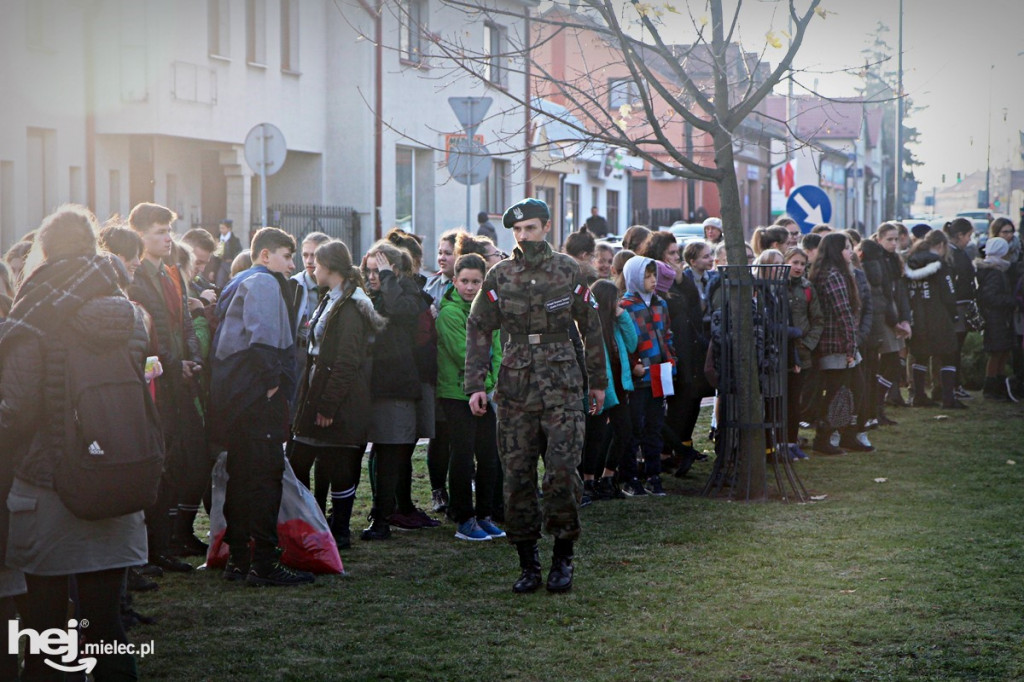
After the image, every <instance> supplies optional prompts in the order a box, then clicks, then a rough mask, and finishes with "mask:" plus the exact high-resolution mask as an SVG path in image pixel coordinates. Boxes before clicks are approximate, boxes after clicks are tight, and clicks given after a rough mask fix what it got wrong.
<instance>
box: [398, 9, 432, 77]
mask: <svg viewBox="0 0 1024 682" xmlns="http://www.w3.org/2000/svg"><path fill="white" fill-rule="evenodd" d="M398 23H399V34H398V53H399V56H400V57H401V59H402V60H404V61H407V62H413V63H416V64H421V63H422V62H423V61H424V60H425V59H426V40H425V39H424V34H425V33H426V30H427V0H401V2H399V3H398Z"/></svg>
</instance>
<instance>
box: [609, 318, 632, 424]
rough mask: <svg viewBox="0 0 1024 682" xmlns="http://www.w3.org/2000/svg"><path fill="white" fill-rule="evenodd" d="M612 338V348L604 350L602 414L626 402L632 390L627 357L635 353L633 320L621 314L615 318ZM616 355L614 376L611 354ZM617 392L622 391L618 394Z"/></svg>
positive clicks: (630, 372) (630, 371)
mask: <svg viewBox="0 0 1024 682" xmlns="http://www.w3.org/2000/svg"><path fill="white" fill-rule="evenodd" d="M612 338H613V340H614V341H615V347H614V348H608V347H607V346H605V349H604V352H605V354H604V366H605V371H606V372H607V373H608V377H609V379H610V380H609V381H608V388H606V389H605V391H604V407H603V408H602V410H601V411H602V412H604V411H606V410H609V409H611V408H613V407H615V406H616V405H618V404H619V403H622V402H624V401H625V400H626V395H625V394H626V393H627V392H631V391H632V390H633V372H632V370H631V365H630V363H629V356H630V355H631V354H632V353H633V352H634V351H636V341H637V339H636V326H635V325H634V324H633V319H632V318H631V317H630V316H629V315H627V314H626V313H623V314H622V315H616V316H615V328H614V329H613V330H612ZM612 353H615V355H616V366H617V367H618V368H619V373H618V374H615V372H614V369H613V365H612V361H611V354H612ZM619 391H622V393H620V392H619Z"/></svg>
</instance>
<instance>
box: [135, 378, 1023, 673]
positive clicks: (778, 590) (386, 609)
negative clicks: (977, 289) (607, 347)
mask: <svg viewBox="0 0 1024 682" xmlns="http://www.w3.org/2000/svg"><path fill="white" fill-rule="evenodd" d="M970 407H971V409H970V410H966V411H961V412H957V411H952V412H950V413H948V419H945V420H937V419H936V417H937V416H938V415H941V414H943V412H942V411H941V410H932V409H925V410H911V409H903V410H891V411H890V416H892V417H893V418H895V419H897V420H899V421H900V425H899V426H897V427H890V428H888V429H883V430H881V431H875V432H872V436H871V437H872V440H873V441H874V442H875V444H876V445H877V446H878V451H877V452H876V453H870V454H856V455H848V456H845V457H815V456H813V455H812V459H811V460H809V461H806V462H799V463H797V464H796V465H795V466H796V468H797V470H798V472H799V475H800V477H801V480H802V481H803V482H804V484H805V486H806V487H807V489H808V491H809V492H810V493H811V494H813V495H826V496H827V497H826V498H825V499H824V500H823V501H820V502H813V503H809V504H785V503H780V502H770V503H736V502H728V501H724V500H708V499H704V498H701V497H698V496H696V495H694V494H693V493H694V491H696V490H697V489H698V488H699V486H700V484H701V483H702V482H703V479H702V478H701V477H704V476H707V474H708V473H709V472H710V463H704V464H698V465H697V466H696V467H695V468H694V472H693V473H691V475H690V478H688V479H686V480H679V479H675V478H671V477H669V478H668V479H667V480H666V487H667V488H668V490H669V496H668V497H665V498H660V499H658V498H650V497H648V498H640V499H627V500H621V501H612V502H600V503H595V504H593V505H591V506H590V507H588V508H586V509H584V510H583V512H582V514H583V519H584V535H583V539H582V540H581V542H580V543H579V544H578V546H577V557H576V581H575V587H574V588H573V591H572V592H571V593H570V594H568V595H557V596H556V595H549V594H547V593H544V592H543V591H541V592H540V593H537V594H533V595H525V596H519V595H514V594H512V592H511V590H510V587H511V584H512V581H513V580H514V579H515V578H516V577H517V575H518V569H517V561H516V557H515V552H514V551H513V549H512V548H511V547H510V546H509V545H508V544H506V543H504V542H492V543H479V544H472V545H470V544H469V543H460V542H459V541H457V540H455V539H453V537H452V534H453V532H454V529H453V526H452V525H451V524H450V523H446V524H444V525H442V526H441V527H439V528H436V529H430V530H422V531H416V532H412V533H395V534H394V536H393V539H392V540H391V541H388V542H382V543H361V542H359V541H358V540H356V541H355V542H356V545H355V546H354V547H353V548H352V550H350V551H346V552H343V554H342V558H343V560H344V562H345V568H346V571H347V575H345V576H339V577H321V578H318V580H317V582H316V584H315V585H312V586H308V587H301V588H292V589H269V588H266V589H252V588H247V587H244V586H241V585H234V584H228V583H226V582H225V581H224V580H222V579H221V578H220V576H219V573H216V572H211V573H203V572H199V573H196V574H193V575H186V576H180V575H174V576H168V577H166V578H164V579H163V580H162V587H161V590H160V591H158V592H156V593H150V594H143V595H136V597H135V602H136V604H135V605H136V608H137V609H138V610H139V611H140V612H142V613H144V614H147V615H154V616H156V617H158V618H159V623H158V624H156V625H153V626H139V627H137V628H135V629H134V630H132V632H131V633H130V634H131V637H132V639H133V641H137V642H142V641H147V642H148V641H150V640H153V641H154V642H155V646H156V653H155V654H153V655H152V656H150V657H148V658H146V659H144V660H142V661H141V662H140V673H141V676H142V678H143V679H169V680H200V679H210V680H213V679H216V680H340V679H356V680H362V679H372V680H405V679H410V680H634V679H635V680H654V679H657V680H736V679H750V680H765V679H785V680H789V679H793V680H804V679H813V680H820V679H826V680H830V679H832V680H877V679H886V680H888V679H896V680H936V679H955V680H962V679H971V680H974V679H991V680H1008V679H1024V617H1022V612H1024V543H1022V540H1021V524H1022V519H1024V495H1022V491H1024V487H1022V484H1024V426H1022V421H1021V416H1022V412H1024V410H1022V408H1021V407H1018V406H1015V405H992V404H991V403H986V402H984V401H982V400H981V398H980V396H979V398H978V399H976V400H973V401H970ZM706 412H707V410H705V415H704V417H705V419H706ZM706 432H707V431H706V422H705V420H702V421H701V424H700V425H699V426H698V433H706ZM700 444H704V445H707V443H706V441H703V440H702V441H700V443H698V445H700ZM1007 460H1014V461H1016V462H1017V464H1016V465H1011V464H1008V463H1007ZM416 476H417V478H416V480H415V486H416V491H415V496H416V497H417V498H418V499H419V500H420V501H421V502H422V503H425V502H426V500H427V499H429V486H428V484H427V482H426V476H425V462H424V461H423V457H422V453H418V455H417V458H416ZM876 478H885V479H886V481H885V482H882V483H879V482H875V479H876ZM368 495H369V485H368V483H367V481H366V480H365V477H364V481H363V483H362V485H361V486H360V491H359V503H358V505H357V508H358V509H360V510H362V513H363V514H365V511H366V507H367V504H368V500H367V498H368ZM357 516H358V512H357ZM360 524H361V520H354V521H353V530H354V531H356V532H358V530H359V528H360V527H361V526H360ZM550 547H551V543H550V539H545V540H544V541H542V544H541V551H542V553H544V554H548V553H549V552H550ZM545 563H546V558H545Z"/></svg>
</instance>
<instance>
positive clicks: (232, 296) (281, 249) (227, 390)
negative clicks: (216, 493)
mask: <svg viewBox="0 0 1024 682" xmlns="http://www.w3.org/2000/svg"><path fill="white" fill-rule="evenodd" d="M252 254H253V266H252V267H251V268H249V269H248V270H245V271H243V272H242V273H240V274H239V275H238V276H236V277H235V278H234V279H233V280H231V282H229V283H228V285H227V286H226V287H225V288H224V293H223V295H222V296H221V299H220V302H219V303H218V304H217V315H218V318H219V319H220V325H219V326H218V328H217V335H216V337H215V338H214V341H213V350H212V352H211V363H212V365H213V386H212V392H211V402H212V404H213V410H214V415H213V418H214V423H215V424H217V425H218V426H219V427H220V428H221V429H223V434H222V438H223V441H224V442H225V443H226V444H227V451H228V460H227V471H228V485H227V491H226V496H225V500H224V518H225V520H226V521H227V530H226V531H225V533H224V539H225V541H226V542H227V544H228V546H229V547H230V549H231V552H230V558H229V560H228V565H227V567H226V568H225V569H224V577H225V578H226V579H228V580H233V581H234V580H245V581H246V582H247V583H248V584H250V585H256V586H259V585H301V584H304V583H311V582H313V575H312V574H310V573H305V572H303V571H295V570H292V569H291V568H288V567H287V566H285V565H284V564H282V563H281V562H280V561H279V560H278V558H279V556H280V550H279V549H278V546H277V515H278V509H279V507H280V506H281V477H282V475H283V473H284V452H283V449H282V443H283V442H284V441H285V440H286V439H287V438H288V425H289V410H288V399H289V397H290V396H291V395H292V393H293V391H294V388H295V323H294V319H293V314H292V311H291V310H290V308H289V305H288V302H289V301H291V300H292V296H291V287H290V286H289V284H288V280H287V279H286V277H287V276H288V275H290V274H291V271H292V270H293V269H294V267H295V264H294V262H293V256H294V254H295V240H294V239H293V238H292V237H291V236H290V235H289V234H287V233H286V232H283V231H282V230H279V229H277V228H275V227H264V228H262V229H261V230H259V231H258V232H257V233H256V235H255V236H254V237H253V240H252ZM250 538H251V539H252V540H253V545H254V551H253V554H252V559H251V561H250V556H249V540H250Z"/></svg>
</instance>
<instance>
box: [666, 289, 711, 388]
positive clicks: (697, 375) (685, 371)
mask: <svg viewBox="0 0 1024 682" xmlns="http://www.w3.org/2000/svg"><path fill="white" fill-rule="evenodd" d="M715 274H716V275H717V273H715ZM665 304H666V305H667V306H668V314H669V318H670V319H671V320H672V346H673V348H674V350H675V352H676V358H677V359H678V361H679V362H678V375H679V377H680V381H684V382H686V383H691V382H694V381H697V382H698V383H699V384H700V385H705V384H704V356H705V355H707V352H708V335H707V328H706V325H705V317H704V314H703V311H702V308H701V299H700V292H699V291H698V290H697V285H695V284H694V283H693V280H692V279H690V278H689V277H687V276H686V271H684V272H683V277H681V278H680V279H678V280H676V281H674V282H672V286H671V287H670V288H669V290H668V294H667V295H666V296H665ZM708 319H710V318H708Z"/></svg>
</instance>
